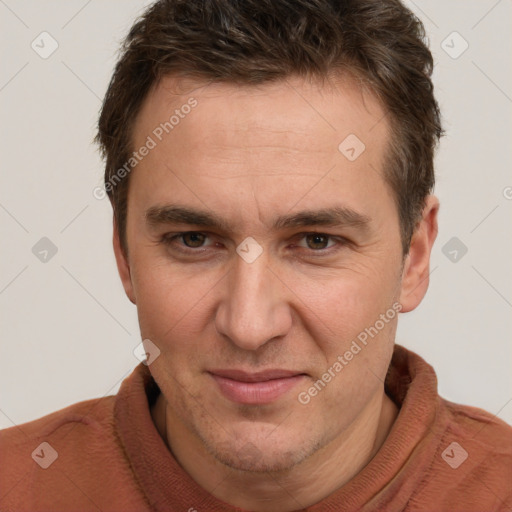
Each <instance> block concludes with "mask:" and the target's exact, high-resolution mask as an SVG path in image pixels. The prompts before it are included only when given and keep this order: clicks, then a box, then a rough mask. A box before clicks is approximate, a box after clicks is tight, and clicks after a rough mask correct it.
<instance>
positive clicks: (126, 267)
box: [113, 218, 136, 304]
mask: <svg viewBox="0 0 512 512" xmlns="http://www.w3.org/2000/svg"><path fill="white" fill-rule="evenodd" d="M113 244H114V254H115V256H116V263H117V270H118V272H119V276H120V277H121V282H122V283H123V287H124V291H125V293H126V295H127V297H128V298H129V299H130V301H131V302H133V304H136V301H135V293H134V291H133V283H132V276H131V272H130V263H129V260H128V256H127V255H126V254H125V253H124V251H123V249H122V247H121V240H120V239H119V230H118V228H117V222H116V221H115V218H114V235H113Z"/></svg>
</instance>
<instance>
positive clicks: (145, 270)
mask: <svg viewBox="0 0 512 512" xmlns="http://www.w3.org/2000/svg"><path fill="white" fill-rule="evenodd" d="M132 278H133V282H134V289H135V294H136V297H137V314H138V316H139V324H140V329H141V334H142V336H143V337H146V338H149V339H154V340H157V341H159V342H160V343H162V344H163V343H165V342H166V340H168V339H170V338H173V337H175V336H176V333H177V332H179V333H180V336H183V334H185V336H186V337H190V338H194V337H195V336H196V335H197V333H198V332H199V331H200V330H201V329H202V325H204V320H203V321H201V318H200V315H199V313H201V315H202V316H204V314H205V309H204V308H205V305H206V304H207V303H208V292H209V290H211V289H212V288H213V287H214V286H215V284H216V282H217V281H218V279H214V278H213V276H212V275H211V274H210V273H208V272H204V273H201V272H199V273H198V272H195V273H194V275H191V274H190V273H189V272H186V271H183V267H180V268H179V269H177V268H173V266H172V265H171V263H170V262H168V261H163V262H160V261H158V259H156V258H140V259H139V260H137V261H135V262H134V265H133V272H132Z"/></svg>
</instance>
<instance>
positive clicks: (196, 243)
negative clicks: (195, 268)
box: [180, 231, 208, 248]
mask: <svg viewBox="0 0 512 512" xmlns="http://www.w3.org/2000/svg"><path fill="white" fill-rule="evenodd" d="M180 238H181V239H182V240H183V242H184V243H185V245H186V246H187V247H191V248H197V247H201V246H202V245H203V244H204V241H205V240H206V239H207V238H208V237H207V236H206V235H205V234H204V233H198V232H195V231H192V232H190V233H183V234H182V235H180Z"/></svg>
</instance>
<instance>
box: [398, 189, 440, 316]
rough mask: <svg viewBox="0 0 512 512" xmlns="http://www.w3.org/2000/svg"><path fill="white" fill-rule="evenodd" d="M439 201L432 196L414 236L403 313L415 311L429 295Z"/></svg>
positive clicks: (402, 296) (405, 276)
mask: <svg viewBox="0 0 512 512" xmlns="http://www.w3.org/2000/svg"><path fill="white" fill-rule="evenodd" d="M438 212H439V200H438V199H437V197H435V196H433V195H430V196H428V197H427V200H426V202H425V207H424V208H423V212H422V216H421V220H420V221H419V222H418V224H417V225H416V229H415V230H414V233H413V235H412V239H411V245H410V247H409V253H408V254H407V256H406V258H405V264H404V270H403V272H402V290H401V294H400V303H401V304H402V310H401V312H402V313H407V312H408V311H412V310H413V309H415V308H416V307H417V306H418V305H419V303H420V302H421V301H422V300H423V297H424V296H425V293H427V289H428V284H429V274H430V254H431V251H432V246H433V245H434V241H435V239H436V237H437V214H438Z"/></svg>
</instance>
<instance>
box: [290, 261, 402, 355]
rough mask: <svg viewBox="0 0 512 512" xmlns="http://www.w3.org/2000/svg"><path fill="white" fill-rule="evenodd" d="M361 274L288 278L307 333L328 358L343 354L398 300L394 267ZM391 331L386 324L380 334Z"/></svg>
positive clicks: (359, 272) (350, 271) (349, 273)
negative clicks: (346, 348) (352, 342)
mask: <svg viewBox="0 0 512 512" xmlns="http://www.w3.org/2000/svg"><path fill="white" fill-rule="evenodd" d="M360 270H361V271H357V272H356V271H354V270H353V269H350V270H348V269H347V270H342V271H336V272H335V273H334V272H333V273H332V275H330V276H329V275H323V276H322V277H321V278H319V277H318V276H316V278H312V277H310V278H308V277H307V276H304V275H301V277H300V279H297V278H296V276H292V275H289V276H288V279H287V280H288V281H289V282H291V283H295V284H294V285H293V288H292V289H293V291H294V293H295V294H296V296H297V297H298V298H299V299H300V300H299V301H297V304H300V306H299V307H300V308H301V314H300V315H301V317H302V321H305V322H307V325H306V326H305V327H306V329H308V330H309V331H310V332H311V334H312V335H313V338H314V339H315V340H316V342H317V343H318V344H319V345H320V344H321V345H323V346H322V349H323V351H324V352H326V353H327V354H330V353H332V352H336V351H339V350H343V349H344V347H345V346H346V345H347V344H350V342H351V341H352V340H353V339H354V338H356V337H357V336H358V335H359V333H361V332H363V331H364V329H365V328H368V327H370V326H373V325H374V324H375V322H376V321H377V320H378V319H379V318H380V315H381V314H384V313H385V312H386V311H387V310H389V309H390V308H391V307H392V304H393V303H394V301H395V300H396V292H395V290H396V288H397V277H396V276H394V271H392V270H391V267H389V268H388V271H387V272H384V271H381V270H380V269H376V268H375V269H369V268H365V269H360ZM393 276H394V277H393ZM292 277H295V279H293V280H292ZM388 329H389V326H388V325H387V324H386V326H385V328H384V329H381V330H383V331H388ZM331 357H332V355H331Z"/></svg>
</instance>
